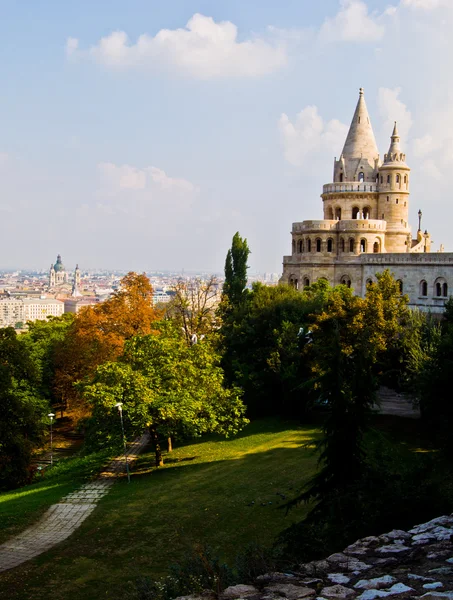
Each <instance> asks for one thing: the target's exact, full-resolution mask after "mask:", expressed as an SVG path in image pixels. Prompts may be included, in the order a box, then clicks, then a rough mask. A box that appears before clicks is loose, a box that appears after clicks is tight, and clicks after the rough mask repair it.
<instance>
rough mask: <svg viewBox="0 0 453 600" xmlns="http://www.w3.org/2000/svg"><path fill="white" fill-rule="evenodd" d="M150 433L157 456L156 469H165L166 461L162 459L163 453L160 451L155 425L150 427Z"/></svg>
mask: <svg viewBox="0 0 453 600" xmlns="http://www.w3.org/2000/svg"><path fill="white" fill-rule="evenodd" d="M149 433H150V435H151V442H152V444H153V448H154V452H155V454H156V467H163V466H164V459H163V458H162V451H161V449H160V443H159V436H158V435H157V431H156V428H155V427H154V425H150V426H149Z"/></svg>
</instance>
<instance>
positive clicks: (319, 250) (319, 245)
mask: <svg viewBox="0 0 453 600" xmlns="http://www.w3.org/2000/svg"><path fill="white" fill-rule="evenodd" d="M316 252H321V240H320V239H319V238H318V239H317V240H316Z"/></svg>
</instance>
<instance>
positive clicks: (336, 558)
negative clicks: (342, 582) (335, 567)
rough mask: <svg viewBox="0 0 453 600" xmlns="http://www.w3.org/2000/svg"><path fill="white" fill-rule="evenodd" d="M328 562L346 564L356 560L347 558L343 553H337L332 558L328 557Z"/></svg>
mask: <svg viewBox="0 0 453 600" xmlns="http://www.w3.org/2000/svg"><path fill="white" fill-rule="evenodd" d="M326 560H327V562H329V563H344V562H348V560H354V559H351V558H350V557H349V556H346V554H343V552H337V553H336V554H331V555H330V556H328V557H327V559H326Z"/></svg>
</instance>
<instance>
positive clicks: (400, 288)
mask: <svg viewBox="0 0 453 600" xmlns="http://www.w3.org/2000/svg"><path fill="white" fill-rule="evenodd" d="M396 285H397V286H398V291H399V293H400V294H402V293H403V282H402V281H401V279H398V280H397V282H396Z"/></svg>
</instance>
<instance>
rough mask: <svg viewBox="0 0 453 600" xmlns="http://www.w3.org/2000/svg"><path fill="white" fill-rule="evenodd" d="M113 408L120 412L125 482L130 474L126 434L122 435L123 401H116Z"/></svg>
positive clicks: (128, 481)
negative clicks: (125, 473)
mask: <svg viewBox="0 0 453 600" xmlns="http://www.w3.org/2000/svg"><path fill="white" fill-rule="evenodd" d="M115 408H117V409H118V412H119V413H120V421H121V432H122V434H123V445H124V458H125V459H126V472H127V483H130V482H131V475H130V473H129V461H128V460H127V452H126V436H125V435H124V423H123V403H122V402H117V403H116V404H115Z"/></svg>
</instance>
